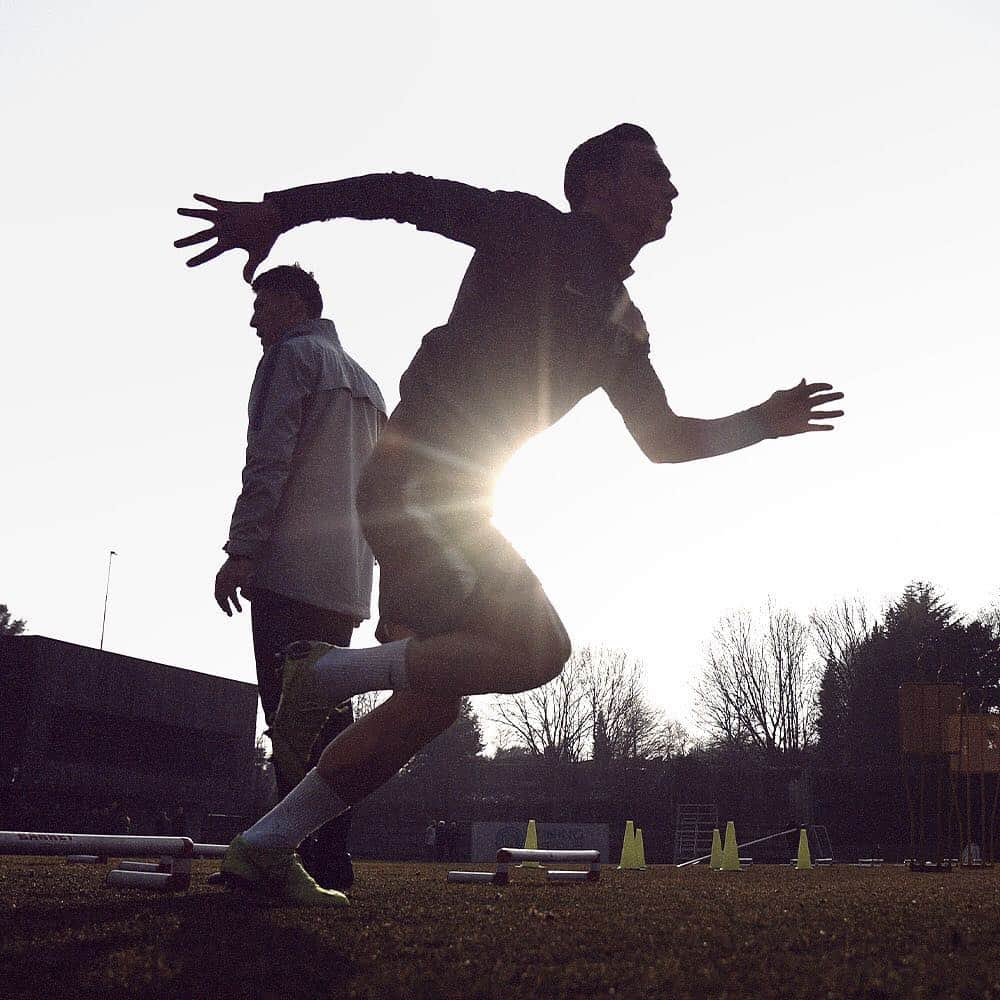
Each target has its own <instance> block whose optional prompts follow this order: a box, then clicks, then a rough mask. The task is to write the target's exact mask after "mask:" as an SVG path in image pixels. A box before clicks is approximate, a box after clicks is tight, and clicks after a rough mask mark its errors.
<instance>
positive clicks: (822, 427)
mask: <svg viewBox="0 0 1000 1000" xmlns="http://www.w3.org/2000/svg"><path fill="white" fill-rule="evenodd" d="M806 430H810V431H832V430H833V424H810V425H809V426H808V427H807V428H806Z"/></svg>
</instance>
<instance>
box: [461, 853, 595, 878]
mask: <svg viewBox="0 0 1000 1000" xmlns="http://www.w3.org/2000/svg"><path fill="white" fill-rule="evenodd" d="M521 861H534V862H537V863H538V864H568V865H589V867H588V868H587V870H586V871H575V870H574V871H562V870H549V871H547V872H546V873H545V876H546V878H547V879H548V880H549V881H550V882H596V881H597V880H598V879H599V878H600V877H601V852H600V851H531V850H522V849H521V848H517V847H501V848H500V850H499V851H497V870H496V871H495V872H448V881H449V882H488V883H490V884H491V885H506V884H507V883H508V882H509V881H510V866H511V865H513V864H517V863H518V862H521Z"/></svg>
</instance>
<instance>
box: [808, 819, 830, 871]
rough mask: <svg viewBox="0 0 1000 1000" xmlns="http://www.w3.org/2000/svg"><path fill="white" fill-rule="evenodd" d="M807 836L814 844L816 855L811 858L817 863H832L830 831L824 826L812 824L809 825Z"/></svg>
mask: <svg viewBox="0 0 1000 1000" xmlns="http://www.w3.org/2000/svg"><path fill="white" fill-rule="evenodd" d="M807 836H808V837H809V838H810V839H811V840H812V842H813V843H814V844H815V845H816V857H815V858H813V861H815V862H816V863H817V864H821V865H822V864H827V865H829V864H833V845H832V844H831V843H830V833H829V831H828V830H827V828H826V827H825V826H818V825H813V826H811V827H809V832H808V834H807Z"/></svg>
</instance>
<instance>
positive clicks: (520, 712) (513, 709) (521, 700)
mask: <svg viewBox="0 0 1000 1000" xmlns="http://www.w3.org/2000/svg"><path fill="white" fill-rule="evenodd" d="M491 721H492V722H493V723H494V724H495V725H496V726H497V728H498V729H499V732H500V738H501V741H502V742H504V743H506V741H507V740H510V741H511V742H512V743H513V744H514V745H515V746H520V747H524V748H525V749H526V750H527V751H528V752H529V753H530V754H531V755H532V756H534V757H544V758H546V759H548V760H554V761H572V760H579V759H580V756H581V752H582V750H583V747H584V745H585V741H586V737H587V729H588V722H589V719H588V717H587V713H586V711H585V706H584V692H583V687H582V684H581V676H580V669H579V661H578V660H577V659H576V657H571V658H570V660H569V662H568V663H567V664H566V666H565V667H563V670H562V673H561V674H559V676H558V677H556V678H554V679H553V680H551V681H549V683H548V684H544V685H542V687H538V688H535V689H534V690H532V691H524V692H522V693H521V694H514V695H498V696H497V697H496V698H494V699H493V718H492V720H491Z"/></svg>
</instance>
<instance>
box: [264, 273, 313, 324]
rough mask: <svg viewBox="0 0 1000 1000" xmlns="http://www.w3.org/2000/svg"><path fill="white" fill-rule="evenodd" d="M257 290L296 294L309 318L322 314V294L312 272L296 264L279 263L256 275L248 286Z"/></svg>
mask: <svg viewBox="0 0 1000 1000" xmlns="http://www.w3.org/2000/svg"><path fill="white" fill-rule="evenodd" d="M250 287H251V288H252V289H253V290H254V292H255V293H257V292H263V291H268V292H277V293H278V294H279V295H297V296H298V297H299V298H300V299H302V302H303V304H304V305H305V307H306V309H307V311H308V312H309V316H310V318H311V319H319V317H320V316H322V315H323V296H322V294H321V293H320V290H319V285H318V284H317V283H316V279H315V278H314V277H313V276H312V272H310V271H304V270H303V269H302V268H301V267H299V265H298V264H281V265H280V266H279V267H272V268H271V270H270V271H265V272H264V273H263V274H259V275H257V277H256V278H254V280H253V284H252V285H251V286H250Z"/></svg>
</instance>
